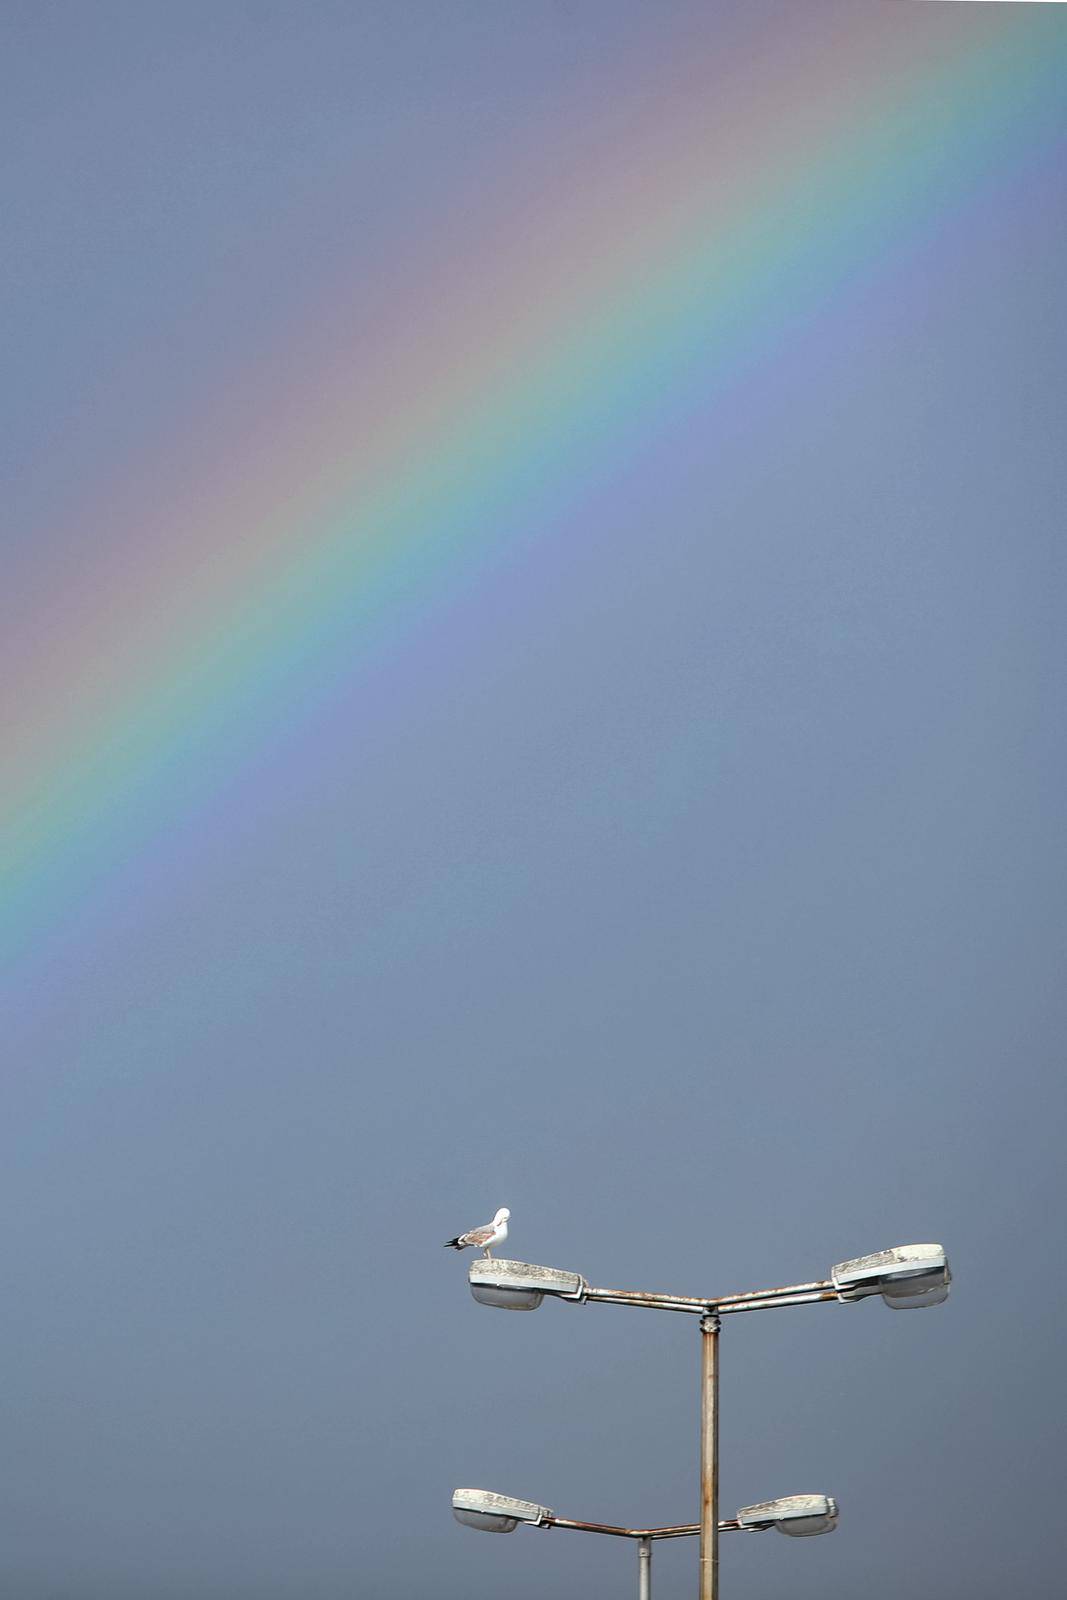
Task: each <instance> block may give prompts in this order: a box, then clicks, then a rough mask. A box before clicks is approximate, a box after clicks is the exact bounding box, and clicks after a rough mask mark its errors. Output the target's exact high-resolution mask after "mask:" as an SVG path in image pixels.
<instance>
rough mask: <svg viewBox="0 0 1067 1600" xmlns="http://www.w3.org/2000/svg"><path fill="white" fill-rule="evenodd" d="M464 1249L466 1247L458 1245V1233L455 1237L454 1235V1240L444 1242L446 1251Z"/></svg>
mask: <svg viewBox="0 0 1067 1600" xmlns="http://www.w3.org/2000/svg"><path fill="white" fill-rule="evenodd" d="M465 1248H466V1246H465V1245H462V1244H460V1242H459V1234H458V1233H457V1235H456V1237H455V1238H454V1239H446V1240H445V1249H446V1250H463V1249H465Z"/></svg>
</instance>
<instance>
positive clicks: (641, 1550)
mask: <svg viewBox="0 0 1067 1600" xmlns="http://www.w3.org/2000/svg"><path fill="white" fill-rule="evenodd" d="M637 1600H652V1540H651V1539H649V1538H644V1539H638V1541H637Z"/></svg>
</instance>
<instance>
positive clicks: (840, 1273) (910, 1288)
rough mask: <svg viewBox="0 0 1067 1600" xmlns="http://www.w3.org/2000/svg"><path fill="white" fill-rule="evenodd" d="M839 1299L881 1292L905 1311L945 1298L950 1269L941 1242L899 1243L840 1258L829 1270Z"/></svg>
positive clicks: (890, 1303)
mask: <svg viewBox="0 0 1067 1600" xmlns="http://www.w3.org/2000/svg"><path fill="white" fill-rule="evenodd" d="M830 1276H831V1278H832V1279H833V1285H834V1288H835V1289H836V1290H837V1298H838V1299H839V1300H862V1299H864V1298H865V1297H866V1296H867V1295H872V1294H880V1295H881V1296H882V1299H883V1300H884V1301H885V1303H886V1305H887V1306H892V1307H893V1309H894V1310H895V1311H906V1310H911V1309H913V1308H918V1307H920V1306H937V1305H940V1304H941V1302H942V1301H943V1300H947V1299H948V1290H949V1284H950V1283H951V1282H952V1273H951V1272H950V1271H949V1265H948V1259H947V1257H946V1255H945V1250H944V1246H943V1245H939V1244H901V1245H896V1246H894V1248H893V1249H892V1250H877V1251H875V1253H874V1254H873V1255H869V1256H856V1257H855V1258H854V1259H853V1260H851V1261H841V1262H839V1263H838V1265H837V1266H836V1267H834V1268H832V1270H831V1273H830Z"/></svg>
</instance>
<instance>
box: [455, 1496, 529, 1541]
mask: <svg viewBox="0 0 1067 1600" xmlns="http://www.w3.org/2000/svg"><path fill="white" fill-rule="evenodd" d="M452 1515H453V1516H454V1517H455V1519H456V1521H457V1522H461V1523H462V1524H463V1526H464V1527H465V1528H479V1529H480V1530H481V1531H482V1532H483V1533H514V1532H515V1529H516V1528H517V1527H518V1525H519V1523H520V1522H529V1523H532V1524H533V1526H534V1527H543V1526H544V1524H545V1523H546V1522H547V1521H548V1520H549V1519H550V1518H551V1516H552V1513H551V1511H550V1510H549V1509H548V1507H547V1506H539V1505H537V1504H536V1503H535V1502H534V1501H533V1500H516V1499H514V1498H513V1497H512V1496H511V1495H509V1494H494V1493H493V1492H492V1490H491V1489H454V1490H453V1491H452Z"/></svg>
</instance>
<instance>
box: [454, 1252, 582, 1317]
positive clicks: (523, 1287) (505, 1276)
mask: <svg viewBox="0 0 1067 1600" xmlns="http://www.w3.org/2000/svg"><path fill="white" fill-rule="evenodd" d="M467 1276H468V1281H469V1283H470V1286H471V1294H472V1295H473V1296H474V1298H475V1299H476V1300H477V1301H478V1303H479V1304H480V1305H483V1306H503V1307H504V1309H505V1310H507V1311H536V1310H537V1307H538V1306H539V1305H540V1304H541V1301H542V1300H543V1299H544V1297H545V1295H546V1294H550V1295H554V1296H555V1297H556V1298H557V1299H560V1300H584V1298H585V1288H586V1285H585V1279H584V1278H582V1277H581V1275H580V1274H579V1273H577V1272H560V1271H558V1269H557V1268H555V1267H535V1266H532V1265H531V1264H530V1263H529V1262H527V1261H500V1260H497V1259H496V1258H495V1257H494V1258H491V1259H488V1260H487V1259H482V1260H479V1261H472V1262H471V1266H470V1271H469V1273H468V1275H467Z"/></svg>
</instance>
